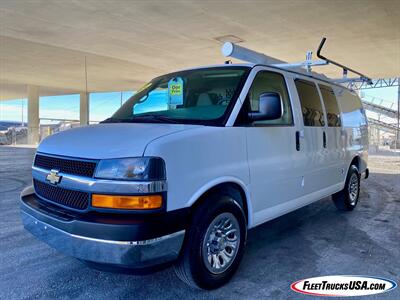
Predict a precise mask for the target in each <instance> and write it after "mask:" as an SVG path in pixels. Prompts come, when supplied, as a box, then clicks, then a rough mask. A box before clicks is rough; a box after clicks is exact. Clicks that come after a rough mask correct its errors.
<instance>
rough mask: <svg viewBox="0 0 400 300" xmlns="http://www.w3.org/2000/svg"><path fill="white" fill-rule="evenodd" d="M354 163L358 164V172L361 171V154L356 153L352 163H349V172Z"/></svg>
mask: <svg viewBox="0 0 400 300" xmlns="http://www.w3.org/2000/svg"><path fill="white" fill-rule="evenodd" d="M352 165H354V166H356V167H357V169H358V172H359V173H360V170H361V169H360V168H361V158H360V156H359V155H356V156H354V157H353V159H352V160H351V163H350V165H349V167H348V169H347V172H348V170H350V167H351V166H352Z"/></svg>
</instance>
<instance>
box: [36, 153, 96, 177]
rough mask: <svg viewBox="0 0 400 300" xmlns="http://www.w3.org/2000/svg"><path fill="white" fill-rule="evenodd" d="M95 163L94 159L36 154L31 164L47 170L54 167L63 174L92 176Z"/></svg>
mask: <svg viewBox="0 0 400 300" xmlns="http://www.w3.org/2000/svg"><path fill="white" fill-rule="evenodd" d="M96 164H97V163H96V162H95V161H85V160H73V159H67V158H59V157H54V156H46V155H41V154H37V155H36V157H35V162H34V164H33V165H34V166H35V167H39V168H43V169H47V170H51V169H55V170H58V171H60V172H62V173H65V174H72V175H78V176H84V177H93V174H94V170H95V169H96Z"/></svg>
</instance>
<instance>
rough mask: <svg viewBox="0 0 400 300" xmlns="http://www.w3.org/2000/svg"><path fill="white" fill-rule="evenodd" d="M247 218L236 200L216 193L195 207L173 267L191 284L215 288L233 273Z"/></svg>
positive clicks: (242, 242) (243, 239)
mask: <svg viewBox="0 0 400 300" xmlns="http://www.w3.org/2000/svg"><path fill="white" fill-rule="evenodd" d="M246 236H247V229H246V218H245V216H244V213H243V209H242V207H241V205H240V204H239V202H238V201H236V200H235V199H233V198H232V197H230V196H227V195H224V196H221V195H216V196H214V197H211V198H210V199H209V201H205V203H203V204H202V205H201V206H200V207H198V208H197V209H196V211H195V213H194V215H193V218H192V224H191V226H190V228H189V230H188V231H187V237H186V241H185V245H184V249H183V253H182V254H181V257H180V259H179V261H178V264H177V265H176V267H175V272H176V274H177V276H178V277H179V278H180V279H181V280H182V281H183V282H185V283H187V284H188V285H190V286H193V287H197V288H203V289H215V288H218V287H220V286H222V285H223V284H225V283H226V282H228V281H229V279H230V278H231V277H232V276H233V274H234V273H235V271H236V270H237V268H238V266H239V263H240V260H241V259H242V256H243V252H244V247H245V243H246Z"/></svg>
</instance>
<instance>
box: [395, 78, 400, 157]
mask: <svg viewBox="0 0 400 300" xmlns="http://www.w3.org/2000/svg"><path fill="white" fill-rule="evenodd" d="M397 80H400V77H398V78H397ZM398 145H400V85H399V86H397V131H396V141H395V144H394V147H395V149H396V150H397V148H398Z"/></svg>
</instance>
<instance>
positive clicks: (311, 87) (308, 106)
mask: <svg viewBox="0 0 400 300" xmlns="http://www.w3.org/2000/svg"><path fill="white" fill-rule="evenodd" d="M295 84H296V89H297V93H298V95H299V99H300V104H301V112H302V114H303V121H304V126H325V121H324V111H323V109H322V104H321V100H320V97H319V94H318V90H317V87H316V85H315V84H314V83H313V82H311V81H307V80H301V79H297V80H295Z"/></svg>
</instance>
